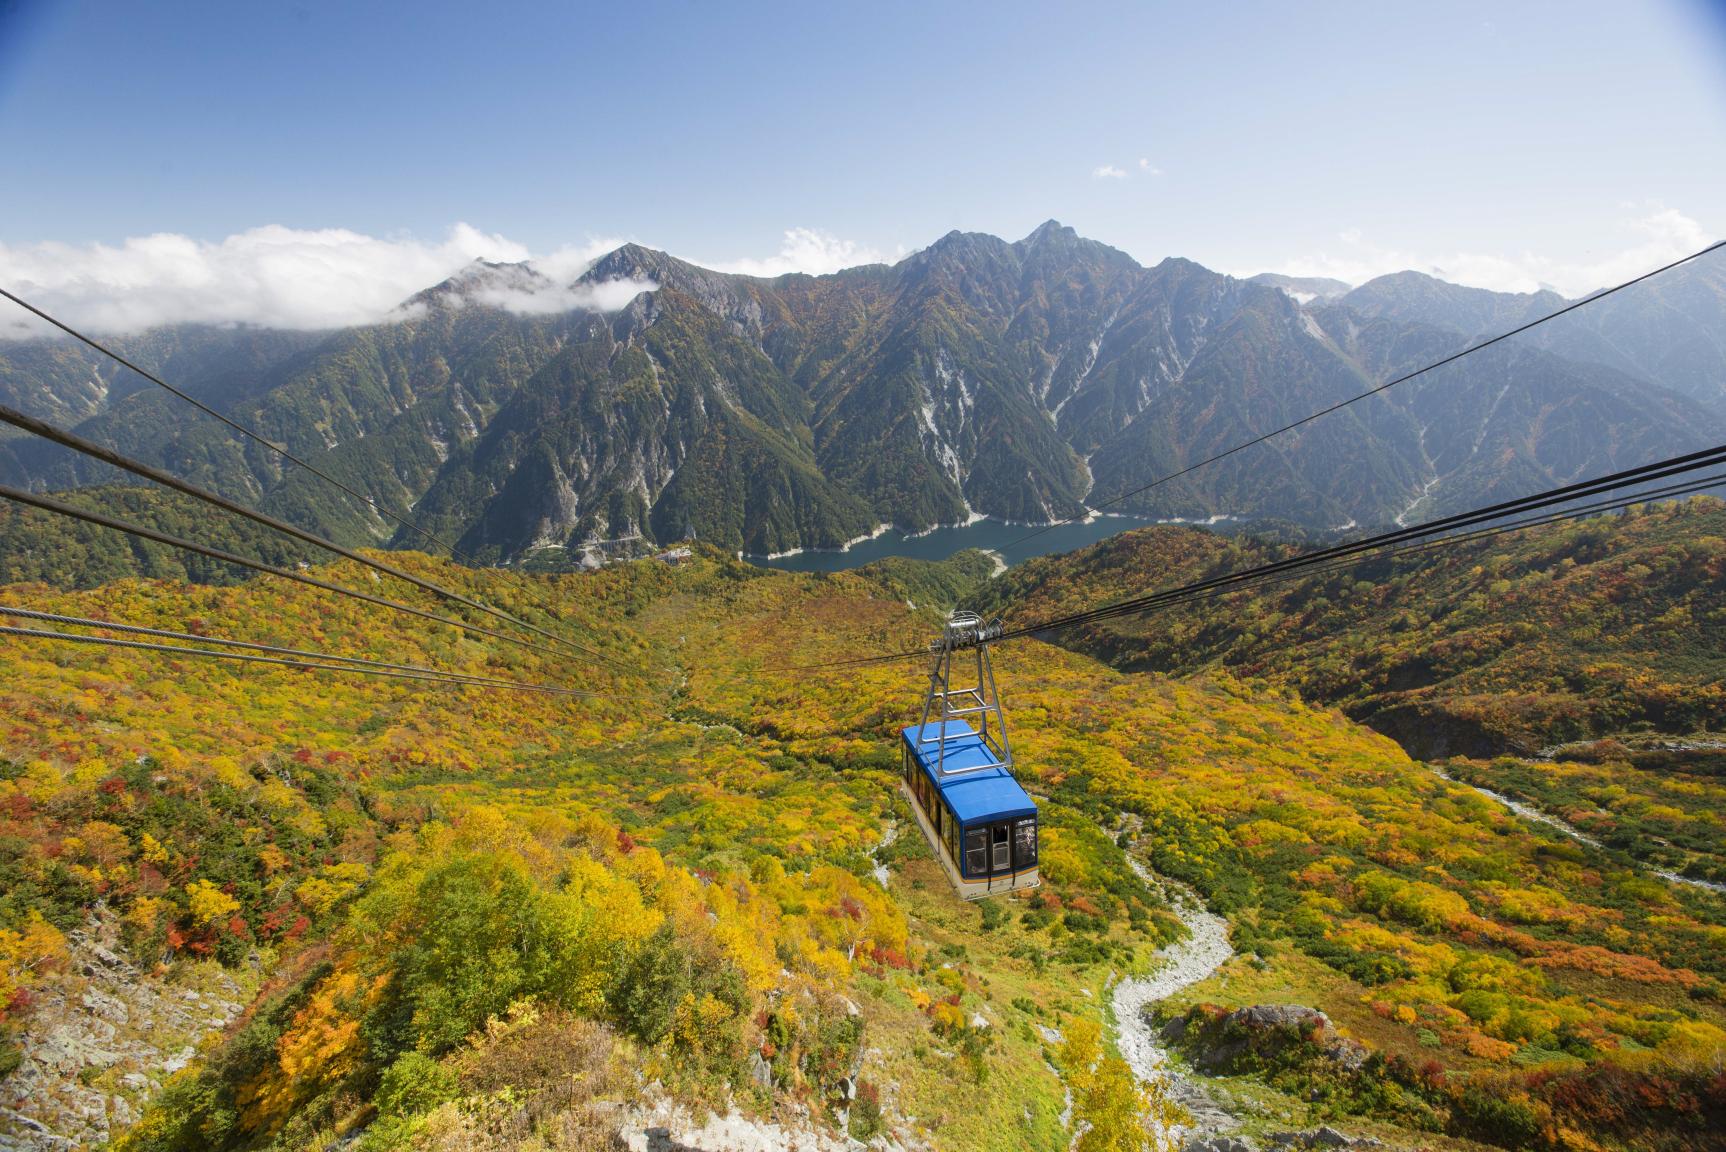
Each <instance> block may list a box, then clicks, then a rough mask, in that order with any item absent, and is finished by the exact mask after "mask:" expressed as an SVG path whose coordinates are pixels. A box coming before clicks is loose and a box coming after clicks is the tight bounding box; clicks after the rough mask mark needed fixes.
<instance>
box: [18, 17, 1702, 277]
mask: <svg viewBox="0 0 1726 1152" xmlns="http://www.w3.org/2000/svg"><path fill="white" fill-rule="evenodd" d="M1723 29H1726V23H1723V22H1722V21H1721V20H1720V19H1719V18H1718V16H1717V13H1716V12H1715V11H1714V10H1713V9H1712V8H1711V7H1710V6H1708V5H1705V4H1703V3H1701V2H1700V0H1640V2H1634V3H1623V2H1622V0H1619V2H1615V3H1602V2H1596V0H1570V2H1567V3H1533V2H1530V3H1508V4H1506V3H1502V2H1500V3H1450V4H1402V3H1391V4H1385V3H1382V2H1378V3H1349V2H1336V3H1315V4H1289V3H1286V2H1284V3H1264V4H1260V3H1243V4H1237V5H1227V4H1218V5H1206V4H1192V3H1178V4H1142V5H1107V4H1067V5H1060V6H1054V5H1048V6H1042V5H1025V4H1013V3H997V4H891V3H875V4H868V5H862V4H859V5H848V4H844V5H842V4H834V5H823V4H797V5H789V4H788V5H750V4H735V5H731V4H649V3H642V4H630V5H611V6H603V7H597V6H596V7H590V8H578V7H575V6H568V5H562V4H509V3H488V4H485V5H476V4H473V3H471V2H464V3H443V2H440V0H428V2H421V3H415V4H386V3H364V2H355V3H351V4H342V5H336V4H330V5H324V4H316V3H303V4H296V3H287V4H250V3H239V4H236V3H232V2H231V0H229V2H226V3H211V4H204V3H174V2H163V3H152V4H136V3H106V2H104V3H86V2H73V3H42V2H33V0H26V2H25V3H23V4H19V3H16V2H14V3H12V4H10V5H8V4H6V3H4V2H0V156H3V157H5V159H4V161H3V162H0V202H3V203H4V204H5V211H4V213H0V275H4V274H7V273H10V274H11V275H13V276H14V277H15V278H17V277H24V278H26V279H29V280H30V281H31V282H32V283H33V284H36V285H38V286H39V287H40V288H41V289H42V290H43V291H49V290H51V289H53V288H54V287H55V285H53V284H51V283H50V281H51V280H52V278H53V275H54V269H55V268H60V269H62V270H64V269H66V268H72V267H84V265H83V264H80V263H79V261H85V262H86V263H87V262H88V261H91V260H96V257H95V256H93V255H92V253H97V252H99V250H98V249H95V248H92V247H91V246H92V245H102V246H106V248H107V249H120V248H123V246H124V242H125V241H127V240H128V239H131V238H139V237H145V236H149V235H152V234H158V233H169V234H174V235H175V236H176V237H180V238H183V239H184V240H185V241H187V242H188V243H189V244H190V245H191V247H190V248H189V249H186V250H185V251H190V252H192V253H194V254H196V253H200V252H201V253H203V256H201V257H197V258H201V259H210V258H214V257H211V256H210V252H211V251H217V252H219V251H220V250H221V249H220V245H221V244H222V243H223V242H224V240H225V239H226V238H230V237H235V236H245V235H248V234H253V233H254V231H255V230H257V229H260V228H264V227H266V226H270V227H274V228H276V229H279V230H281V231H278V232H277V233H275V235H277V236H278V238H279V237H282V236H287V237H292V236H295V235H298V234H299V233H300V232H302V231H315V230H338V229H339V230H343V231H344V234H348V233H351V234H353V235H356V236H358V237H362V238H364V239H365V240H366V241H367V242H369V243H370V244H371V248H372V249H373V250H375V252H383V253H385V256H381V257H379V259H381V260H386V261H387V260H389V259H395V258H396V257H399V256H400V255H401V253H402V252H404V251H408V250H423V251H426V252H430V253H431V255H430V256H429V257H428V260H429V263H428V264H427V265H426V267H428V268H430V267H432V266H434V265H438V264H439V261H440V260H441V261H443V262H448V260H450V259H454V258H455V257H456V256H457V255H459V256H462V257H464V258H465V257H466V256H467V255H468V254H469V253H470V251H483V252H484V253H487V254H495V255H502V256H509V255H520V254H528V253H531V254H534V255H544V254H547V253H551V252H553V251H554V250H558V249H564V248H571V247H572V248H573V249H574V250H575V251H576V252H582V251H586V250H587V249H588V248H589V247H591V246H593V245H596V244H599V243H603V242H608V241H611V240H615V239H633V240H638V241H640V242H643V243H647V244H652V245H654V246H657V247H663V248H666V249H668V250H670V251H672V252H674V253H677V254H678V255H682V256H685V257H687V258H691V259H696V260H699V261H702V262H706V263H710V264H715V265H724V266H728V267H734V268H740V269H743V270H756V271H775V270H780V269H783V268H788V267H809V268H821V267H828V266H833V265H836V264H841V263H844V262H846V261H853V262H854V261H857V260H860V259H864V258H868V257H871V256H879V257H885V258H892V257H894V256H895V255H897V254H899V253H901V252H903V251H906V250H910V249H914V248H917V247H921V246H923V245H925V244H927V243H929V242H930V241H931V240H933V239H934V238H936V237H937V236H939V235H941V234H942V233H944V232H946V231H948V230H950V229H953V228H961V229H967V230H979V231H989V232H994V233H997V234H1000V235H1004V236H1007V237H1009V238H1016V237H1018V236H1020V235H1023V234H1024V233H1025V232H1027V231H1029V230H1030V229H1031V228H1032V227H1034V226H1035V225H1036V224H1037V223H1039V222H1040V221H1042V220H1044V219H1046V218H1049V217H1056V218H1059V219H1060V220H1062V221H1063V222H1065V223H1068V224H1071V225H1073V226H1074V227H1076V228H1078V229H1079V231H1080V232H1082V233H1084V234H1086V235H1089V236H1092V237H1095V238H1097V239H1100V240H1104V241H1106V242H1108V243H1111V244H1114V245H1116V246H1117V247H1120V248H1123V249H1125V250H1126V251H1128V252H1129V253H1131V254H1132V255H1134V256H1135V257H1137V258H1138V259H1140V260H1142V261H1145V262H1154V261H1156V260H1158V259H1160V258H1162V257H1164V256H1167V255H1181V256H1188V257H1191V258H1193V259H1196V260H1199V261H1201V262H1202V263H1205V264H1207V265H1210V266H1212V267H1216V268H1219V269H1222V270H1225V271H1230V272H1236V273H1245V272H1251V271H1255V270H1259V269H1267V268H1275V269H1282V270H1293V271H1302V272H1326V271H1328V272H1333V273H1336V274H1340V275H1343V276H1344V277H1345V278H1349V279H1355V280H1358V279H1361V278H1364V277H1365V276H1369V275H1371V274H1374V273H1375V272H1379V271H1385V270H1389V269H1390V268H1392V267H1402V266H1414V267H1421V268H1425V269H1428V270H1432V269H1438V270H1440V271H1442V272H1443V273H1444V274H1446V275H1448V276H1450V277H1452V278H1455V279H1459V280H1465V281H1469V282H1475V283H1481V284H1485V285H1489V286H1494V287H1529V286H1532V284H1533V282H1535V281H1536V280H1547V281H1550V282H1554V283H1556V284H1557V285H1558V286H1559V287H1560V288H1561V289H1565V290H1568V291H1581V290H1583V289H1585V288H1587V287H1591V286H1593V284H1592V281H1596V280H1597V278H1600V279H1603V278H1605V277H1608V276H1610V275H1613V274H1615V273H1616V272H1617V271H1618V270H1619V269H1623V270H1624V271H1625V272H1626V273H1628V272H1631V271H1634V270H1637V264H1638V261H1644V262H1645V261H1647V260H1650V259H1654V258H1655V257H1656V256H1658V255H1659V254H1661V253H1664V252H1666V251H1669V250H1670V251H1673V252H1676V251H1677V250H1678V249H1680V248H1682V247H1684V246H1685V245H1686V244H1688V243H1690V242H1691V241H1693V240H1705V239H1709V238H1712V237H1713V236H1714V235H1715V234H1716V233H1717V232H1721V231H1726V205H1723V204H1722V201H1721V190H1722V189H1726V32H1723ZM457 224H466V225H468V226H470V231H471V233H472V235H470V234H469V233H467V232H464V233H462V234H461V235H460V236H457V235H456V234H454V233H452V231H451V230H452V228H454V227H455V226H456V225H457ZM790 230H803V231H801V232H798V233H797V235H796V236H795V237H793V238H792V239H791V240H788V239H787V233H788V231H790ZM473 235H479V236H482V237H483V239H481V240H473V239H472V236H473ZM44 245H47V246H48V247H44ZM488 245H489V247H488ZM211 246H217V247H216V248H215V249H212V248H211ZM782 250H783V251H782ZM185 251H182V252H181V254H180V255H181V256H182V257H184V255H185ZM375 252H374V254H375ZM390 253H394V255H393V256H391V255H389V254H390ZM230 255H231V254H230ZM234 258H235V259H238V257H234ZM151 259H155V260H157V261H158V263H159V262H160V261H161V260H167V261H168V262H169V263H171V262H172V255H171V254H170V256H168V257H162V256H160V254H157V256H155V257H150V258H149V259H143V258H140V259H139V260H138V261H134V262H133V264H131V265H128V264H124V262H122V265H120V267H121V271H118V272H117V271H115V270H114V266H111V265H112V262H111V261H110V262H109V263H108V264H103V263H102V262H101V261H100V260H96V265H95V267H96V268H97V271H96V272H94V273H91V274H90V276H94V277H95V278H96V279H102V278H106V279H107V280H124V279H125V277H126V276H128V275H132V276H143V277H147V276H148V275H151V274H154V273H152V272H151V268H152V267H153V265H151V263H150V260H151ZM408 264H409V265H412V262H411V261H409V262H408ZM134 265H135V266H134ZM359 266H361V267H363V266H365V265H364V264H363V261H362V263H361V265H359ZM128 268H129V269H130V271H126V269H128ZM158 271H159V270H158ZM419 271H420V269H419V267H418V266H417V265H412V266H411V267H410V266H404V267H402V268H399V269H397V268H392V270H391V274H393V275H396V276H398V277H401V278H405V277H408V276H410V275H417V274H418V273H419ZM90 276H87V277H86V279H89V278H90ZM391 284H392V286H393V281H392V282H391Z"/></svg>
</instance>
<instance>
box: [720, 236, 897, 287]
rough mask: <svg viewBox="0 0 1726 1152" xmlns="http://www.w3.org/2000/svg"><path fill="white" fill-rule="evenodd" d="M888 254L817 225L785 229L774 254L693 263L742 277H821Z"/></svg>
mask: <svg viewBox="0 0 1726 1152" xmlns="http://www.w3.org/2000/svg"><path fill="white" fill-rule="evenodd" d="M887 259H888V257H886V256H885V255H883V254H882V253H880V252H878V251H876V250H875V249H873V248H870V247H867V246H866V245H861V244H857V243H855V242H853V241H850V240H841V239H840V238H839V237H837V236H834V235H833V234H832V233H829V232H822V231H820V230H819V229H816V228H787V229H786V230H785V237H784V241H783V242H782V243H781V244H780V246H779V252H778V254H777V255H774V256H768V257H766V258H764V259H753V258H748V257H746V258H744V259H741V260H697V261H694V263H697V264H699V265H701V266H702V267H703V268H711V269H713V270H714V271H715V272H736V273H738V274H740V275H743V276H764V277H773V276H784V275H786V274H787V273H790V272H804V273H807V274H809V275H811V276H821V275H824V274H826V273H828V272H837V271H839V270H840V269H841V268H854V267H856V266H857V265H859V264H880V263H882V262H884V261H885V260H887Z"/></svg>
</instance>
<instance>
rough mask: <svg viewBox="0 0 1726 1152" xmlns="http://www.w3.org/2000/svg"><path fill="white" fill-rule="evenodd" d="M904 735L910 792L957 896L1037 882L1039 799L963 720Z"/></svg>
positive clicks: (918, 726)
mask: <svg viewBox="0 0 1726 1152" xmlns="http://www.w3.org/2000/svg"><path fill="white" fill-rule="evenodd" d="M902 735H903V745H902V749H903V753H904V775H905V794H906V796H907V797H908V798H909V799H910V801H911V810H912V811H913V812H914V813H915V814H916V816H917V823H918V824H919V825H920V826H921V827H922V829H923V835H924V837H925V838H926V839H928V841H929V846H930V847H931V848H933V849H934V850H935V855H936V858H937V859H939V860H940V861H941V865H942V867H943V868H944V869H945V870H946V872H947V878H948V879H949V880H950V881H952V884H953V887H954V888H956V889H957V890H958V892H959V895H960V896H963V897H964V898H965V899H967V900H976V899H978V898H980V897H983V896H992V895H995V894H996V893H1000V892H1013V891H1016V890H1018V889H1021V888H1034V887H1036V885H1037V882H1038V881H1037V805H1036V803H1035V802H1034V801H1033V800H1032V799H1031V798H1030V796H1028V795H1026V793H1025V790H1024V789H1023V788H1021V787H1020V786H1019V782H1018V781H1017V780H1015V779H1013V774H1012V773H1011V772H1008V771H1007V769H1006V768H1005V767H1004V766H1003V765H1002V764H1001V763H1000V762H999V761H998V760H997V759H996V758H995V754H994V752H993V750H991V749H990V747H989V746H988V744H986V743H985V742H984V741H983V738H982V737H981V736H979V735H978V734H977V732H976V731H975V730H974V729H973V728H972V727H971V726H970V725H969V724H967V723H965V722H964V721H963V720H948V721H945V722H944V724H942V723H936V724H915V725H912V726H911V727H909V728H907V729H905V731H904V733H903V734H902ZM943 745H945V751H944V752H943V751H942V746H943Z"/></svg>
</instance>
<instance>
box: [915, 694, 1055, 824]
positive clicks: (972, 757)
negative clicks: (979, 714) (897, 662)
mask: <svg viewBox="0 0 1726 1152" xmlns="http://www.w3.org/2000/svg"><path fill="white" fill-rule="evenodd" d="M937 734H939V735H941V736H944V737H945V738H946V743H947V754H946V768H947V776H946V777H945V779H943V778H942V777H940V776H938V775H936V773H935V762H936V759H937V754H938V751H939V748H940V745H939V744H937V743H936V742H935V741H936V736H937ZM902 735H903V737H904V739H905V744H906V746H907V747H908V748H910V750H911V755H912V756H914V757H916V759H917V763H918V764H920V765H921V766H922V767H923V768H924V769H925V770H926V771H927V772H928V774H929V777H930V779H931V780H933V781H934V782H935V786H936V787H937V788H939V789H940V790H941V795H942V796H944V797H945V798H946V800H947V804H948V805H949V806H950V807H951V808H952V809H953V815H954V817H956V818H957V819H958V821H959V823H961V824H973V823H980V822H988V821H991V820H1010V819H1013V818H1014V817H1018V816H1035V815H1036V814H1037V805H1036V803H1035V802H1033V801H1032V799H1031V797H1030V796H1029V795H1027V794H1026V792H1025V790H1024V789H1023V788H1021V787H1020V786H1019V782H1018V781H1017V780H1015V779H1013V775H1012V773H1010V772H1008V771H1007V770H1006V769H1005V768H1003V767H1001V765H1000V762H999V761H997V760H996V759H995V754H994V753H993V752H992V751H990V750H989V747H988V745H986V744H984V743H983V738H982V737H981V736H979V735H977V733H976V731H975V729H973V728H972V727H971V726H970V725H969V724H967V723H965V722H964V721H963V720H949V721H947V722H946V729H945V731H943V730H942V726H941V725H940V724H938V723H936V724H913V725H911V727H909V728H906V729H905V730H904V732H903V733H902ZM925 735H927V736H928V737H929V743H927V744H924V743H921V740H922V739H923V737H924V736H925ZM955 773H960V774H959V775H955Z"/></svg>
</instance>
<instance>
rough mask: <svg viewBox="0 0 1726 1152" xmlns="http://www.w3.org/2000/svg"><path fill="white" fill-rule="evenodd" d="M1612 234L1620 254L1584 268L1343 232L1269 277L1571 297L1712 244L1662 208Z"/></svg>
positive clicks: (1696, 226)
mask: <svg viewBox="0 0 1726 1152" xmlns="http://www.w3.org/2000/svg"><path fill="white" fill-rule="evenodd" d="M1619 228H1620V236H1621V238H1622V241H1623V246H1622V247H1619V248H1618V249H1616V250H1615V251H1612V252H1609V253H1608V254H1605V255H1602V256H1599V257H1596V258H1593V259H1583V260H1559V259H1553V258H1550V257H1546V256H1542V255H1539V254H1538V253H1534V252H1521V253H1515V254H1510V253H1501V252H1469V251H1462V252H1451V253H1436V252H1421V251H1416V250H1413V249H1401V248H1395V247H1384V246H1381V245H1377V244H1374V243H1373V242H1372V241H1371V240H1369V239H1368V238H1367V237H1365V236H1363V235H1362V234H1361V233H1360V231H1359V230H1358V229H1349V230H1348V231H1345V232H1343V233H1341V234H1339V235H1338V237H1337V240H1338V243H1339V245H1340V247H1339V248H1337V249H1336V250H1327V251H1321V252H1317V253H1314V254H1312V255H1310V256H1306V257H1302V258H1299V259H1295V260H1290V261H1287V262H1286V263H1284V264H1282V265H1281V266H1279V267H1276V268H1273V269H1271V271H1274V272H1281V273H1283V274H1285V275H1289V276H1329V277H1332V278H1334V279H1337V280H1345V281H1347V282H1348V283H1350V284H1363V283H1365V282H1366V281H1368V280H1371V279H1372V278H1373V277H1375V276H1382V275H1384V274H1385V273H1387V272H1400V271H1403V270H1405V269H1413V270H1414V271H1416V272H1425V273H1427V274H1429V275H1432V276H1437V277H1439V278H1440V279H1443V280H1448V281H1450V282H1451V283H1453V284H1466V285H1468V286H1470V287H1474V288H1490V289H1493V290H1494V291H1498V292H1533V291H1536V290H1538V289H1539V288H1540V287H1542V286H1543V285H1546V286H1551V287H1553V288H1556V289H1557V290H1558V291H1559V292H1560V293H1562V294H1564V295H1565V296H1569V297H1577V296H1582V295H1585V294H1587V293H1589V292H1592V291H1595V290H1596V289H1599V288H1608V287H1611V286H1612V285H1614V284H1619V283H1622V282H1623V281H1625V280H1628V279H1630V278H1631V277H1633V276H1638V275H1641V274H1642V273H1644V272H1648V271H1650V270H1652V269H1654V268H1658V267H1659V266H1660V265H1662V264H1667V263H1670V262H1671V261H1673V260H1676V259H1678V258H1679V257H1681V256H1688V255H1689V254H1690V253H1692V252H1695V251H1696V250H1697V249H1699V248H1702V247H1704V246H1706V245H1708V244H1709V243H1711V242H1713V240H1714V239H1715V236H1714V235H1713V233H1711V232H1709V231H1708V230H1707V229H1706V228H1704V227H1703V226H1702V225H1701V224H1700V223H1699V222H1698V221H1696V220H1695V219H1693V218H1691V217H1689V216H1686V215H1684V214H1683V213H1682V212H1679V211H1678V210H1677V209H1674V208H1667V207H1665V206H1664V205H1660V206H1655V207H1651V208H1646V209H1644V210H1643V214H1642V215H1640V216H1634V217H1630V218H1627V219H1624V220H1621V221H1619Z"/></svg>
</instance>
